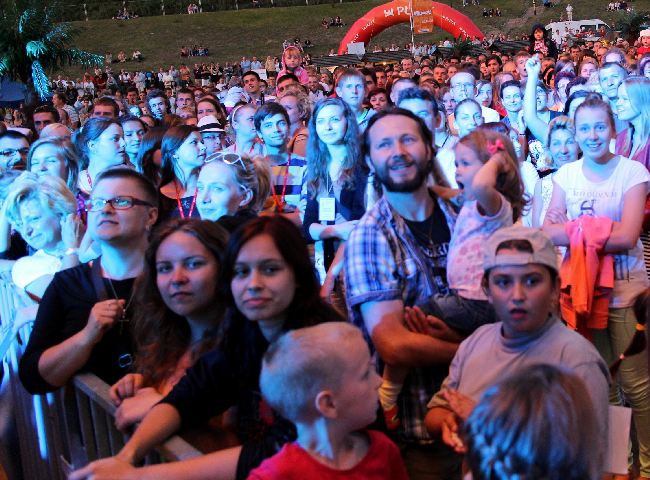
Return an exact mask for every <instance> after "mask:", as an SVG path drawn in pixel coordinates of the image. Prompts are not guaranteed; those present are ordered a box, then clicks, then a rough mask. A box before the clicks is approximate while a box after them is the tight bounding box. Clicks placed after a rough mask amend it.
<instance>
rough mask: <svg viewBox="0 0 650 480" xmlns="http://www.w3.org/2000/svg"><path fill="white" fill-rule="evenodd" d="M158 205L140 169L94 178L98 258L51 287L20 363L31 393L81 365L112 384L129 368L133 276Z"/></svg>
mask: <svg viewBox="0 0 650 480" xmlns="http://www.w3.org/2000/svg"><path fill="white" fill-rule="evenodd" d="M157 205H158V194H157V191H156V188H155V187H154V186H153V184H152V183H151V182H150V181H149V180H148V179H147V178H145V177H144V176H143V175H141V174H139V173H137V172H135V171H134V170H130V169H126V168H117V169H112V170H107V171H106V172H104V173H102V174H101V175H99V177H98V178H97V179H96V180H95V185H94V186H93V191H92V193H91V196H90V199H89V200H88V202H87V203H86V208H87V210H88V233H89V234H90V236H91V237H92V239H93V240H94V244H95V245H96V246H97V248H98V249H99V255H100V256H99V258H97V259H95V260H93V261H92V262H90V263H84V264H81V265H79V266H78V267H74V268H70V269H67V270H63V271H61V272H58V273H57V274H55V275H54V279H53V280H52V282H51V283H50V285H49V286H48V287H47V290H46V291H45V294H44V295H43V299H42V301H41V303H40V306H39V309H38V314H37V315H36V321H35V323H34V329H33V331H32V334H31V337H30V339H29V343H28V344H27V348H26V350H25V353H24V355H23V357H22V358H21V361H20V369H19V374H20V379H21V381H22V383H23V385H24V387H25V389H26V390H27V391H28V392H30V393H33V394H36V393H45V392H49V391H52V390H55V389H57V388H58V387H61V386H63V385H65V384H66V383H67V382H68V381H69V380H70V378H71V377H72V376H73V375H74V374H76V373H77V372H78V371H81V370H85V371H90V372H92V373H94V374H95V375H97V376H98V377H100V378H101V379H102V380H104V381H105V382H107V383H109V384H111V383H114V382H116V381H117V380H119V378H121V377H122V376H123V375H125V374H126V373H129V371H130V366H131V363H132V359H131V354H132V341H131V335H130V329H129V328H128V322H129V320H130V319H131V318H132V317H133V311H134V310H135V308H137V306H136V304H135V302H134V301H133V281H134V280H135V277H136V276H138V275H139V274H140V272H141V271H142V267H143V265H144V251H145V249H146V247H147V243H148V240H147V239H148V233H149V230H150V229H151V228H152V227H153V225H154V223H155V222H156V220H157V218H158V208H157Z"/></svg>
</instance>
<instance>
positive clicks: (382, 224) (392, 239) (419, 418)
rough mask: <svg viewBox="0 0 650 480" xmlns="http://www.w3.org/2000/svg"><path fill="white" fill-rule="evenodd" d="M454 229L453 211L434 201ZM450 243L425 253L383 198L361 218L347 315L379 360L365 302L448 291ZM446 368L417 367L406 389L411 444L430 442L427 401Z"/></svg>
mask: <svg viewBox="0 0 650 480" xmlns="http://www.w3.org/2000/svg"><path fill="white" fill-rule="evenodd" d="M436 201H437V202H438V205H439V206H440V207H441V209H442V211H443V213H444V216H445V218H446V220H447V225H448V226H449V230H450V232H451V230H452V228H453V223H454V220H455V213H454V212H453V211H452V210H451V209H450V208H449V206H448V205H447V204H446V203H445V202H443V201H441V200H440V199H437V200H436ZM448 246H449V244H448V242H447V243H445V244H442V245H435V246H434V249H433V251H427V250H426V249H424V248H423V247H422V246H421V245H419V244H418V242H417V241H416V239H415V237H414V236H413V234H412V233H411V231H410V229H409V227H408V225H407V224H406V222H405V221H404V219H403V218H402V217H401V216H400V215H399V214H398V213H397V212H395V211H394V210H393V209H392V207H391V206H390V204H389V203H388V201H387V200H386V198H385V197H383V198H381V199H380V200H379V201H378V202H377V203H376V204H375V206H374V207H373V208H372V209H371V210H369V211H368V212H367V213H366V214H365V215H364V216H363V218H362V219H361V220H360V221H359V223H358V224H357V226H356V227H355V229H354V230H353V231H352V233H351V234H350V238H349V239H348V241H347V242H346V246H345V275H346V278H345V281H346V288H347V303H348V311H349V316H350V318H351V319H352V321H353V323H354V324H355V325H356V326H357V327H359V328H361V330H362V331H363V333H364V335H365V337H366V341H367V342H368V344H369V345H370V349H371V351H372V352H373V355H374V356H375V359H376V360H377V366H378V368H379V369H380V370H379V371H380V373H381V371H382V370H383V365H381V361H380V360H381V359H380V358H379V356H378V355H377V352H376V351H375V349H374V346H373V344H372V340H371V338H370V334H369V332H368V330H367V329H366V326H365V323H364V321H363V317H362V316H361V308H360V307H361V305H362V304H363V303H366V302H379V301H389V300H402V302H403V303H404V305H405V306H413V305H419V304H422V303H424V302H425V301H426V300H428V299H429V297H431V296H432V295H434V294H436V293H446V289H447V284H446V278H444V277H445V275H442V277H443V278H441V275H440V272H444V271H445V270H444V269H445V267H446V264H447V249H448ZM447 370H448V366H447V365H438V366H431V367H427V368H413V369H412V370H411V372H410V373H409V376H408V378H407V380H406V382H405V384H404V388H403V389H402V394H401V395H400V402H399V415H400V420H401V423H402V426H401V427H400V432H399V434H400V437H402V439H403V440H404V441H407V442H417V443H420V444H426V443H431V442H432V439H431V438H430V437H429V435H428V433H427V431H426V428H425V426H424V417H425V415H426V412H427V402H428V401H429V399H430V398H431V395H433V393H435V392H436V391H437V389H438V387H439V386H440V384H441V382H442V380H443V379H444V377H445V376H446V375H447Z"/></svg>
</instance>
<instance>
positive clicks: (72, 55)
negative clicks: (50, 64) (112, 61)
mask: <svg viewBox="0 0 650 480" xmlns="http://www.w3.org/2000/svg"><path fill="white" fill-rule="evenodd" d="M67 57H68V61H69V62H71V63H76V64H80V65H83V66H84V67H90V66H93V65H101V64H103V63H104V56H103V55H97V54H96V53H90V52H86V51H84V50H80V49H78V48H70V49H68V50H67Z"/></svg>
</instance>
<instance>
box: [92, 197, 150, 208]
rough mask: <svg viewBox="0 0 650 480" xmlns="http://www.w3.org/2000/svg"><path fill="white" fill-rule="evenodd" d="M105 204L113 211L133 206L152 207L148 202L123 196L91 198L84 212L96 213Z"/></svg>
mask: <svg viewBox="0 0 650 480" xmlns="http://www.w3.org/2000/svg"><path fill="white" fill-rule="evenodd" d="M107 204H110V206H111V207H113V208H114V209H115V210H128V209H129V208H133V207H134V206H135V205H143V206H146V207H153V205H152V204H150V203H149V202H145V201H144V200H138V199H137V198H133V197H129V196H126V195H124V196H121V197H113V198H91V199H90V200H88V201H87V202H86V211H87V212H97V211H99V210H101V209H103V208H104V207H105V206H106V205H107Z"/></svg>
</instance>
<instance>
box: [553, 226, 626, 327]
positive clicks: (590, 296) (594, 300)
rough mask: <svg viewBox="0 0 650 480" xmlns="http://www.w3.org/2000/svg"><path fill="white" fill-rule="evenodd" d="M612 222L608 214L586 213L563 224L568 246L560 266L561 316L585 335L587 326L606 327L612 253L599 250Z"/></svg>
mask: <svg viewBox="0 0 650 480" xmlns="http://www.w3.org/2000/svg"><path fill="white" fill-rule="evenodd" d="M613 224H614V222H613V221H612V220H611V219H609V218H605V217H591V216H587V215H585V216H582V217H580V218H577V219H576V220H572V221H570V222H568V223H566V224H564V229H565V231H566V233H567V235H568V237H569V242H570V247H569V252H568V255H566V256H565V257H564V261H563V262H562V266H561V267H560V281H561V283H560V287H561V293H560V307H561V309H562V318H564V320H565V321H566V322H567V323H568V324H569V326H570V327H571V328H573V329H575V330H578V331H579V332H580V333H582V334H583V335H585V336H589V335H588V331H589V329H603V328H607V318H608V317H609V311H608V310H609V298H610V295H611V292H612V289H613V288H614V257H613V256H612V255H608V254H604V253H603V251H602V250H603V248H604V247H605V244H606V243H607V240H609V236H610V234H611V233H612V226H613Z"/></svg>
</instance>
